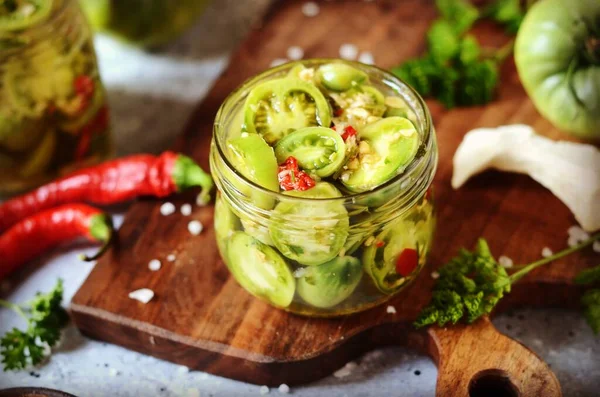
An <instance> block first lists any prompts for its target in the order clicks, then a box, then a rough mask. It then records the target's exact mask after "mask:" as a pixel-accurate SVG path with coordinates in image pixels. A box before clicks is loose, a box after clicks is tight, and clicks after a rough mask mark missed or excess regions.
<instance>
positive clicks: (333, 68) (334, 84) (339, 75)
mask: <svg viewBox="0 0 600 397" xmlns="http://www.w3.org/2000/svg"><path fill="white" fill-rule="evenodd" d="M316 77H317V79H318V81H319V82H320V83H321V84H322V85H323V86H324V87H325V88H327V89H329V90H332V91H347V90H349V89H351V88H353V87H355V86H357V85H361V84H363V83H365V82H366V81H367V80H368V79H369V77H368V76H367V74H366V73H365V72H363V71H362V70H358V69H356V68H355V67H352V66H350V65H347V64H345V63H328V64H326V65H323V66H321V67H319V69H318V70H317V73H316Z"/></svg>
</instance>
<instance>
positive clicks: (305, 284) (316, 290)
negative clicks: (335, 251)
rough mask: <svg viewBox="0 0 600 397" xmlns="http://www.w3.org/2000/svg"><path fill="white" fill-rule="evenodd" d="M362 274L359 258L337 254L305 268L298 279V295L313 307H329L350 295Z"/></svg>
mask: <svg viewBox="0 0 600 397" xmlns="http://www.w3.org/2000/svg"><path fill="white" fill-rule="evenodd" d="M362 274H363V269H362V265H361V263H360V260H358V259H356V258H354V257H352V256H343V257H339V256H338V257H336V258H334V259H332V260H331V261H329V262H327V263H324V264H322V265H318V266H312V267H310V268H308V269H306V274H305V275H304V276H303V277H301V278H299V279H298V286H297V291H298V295H300V297H301V298H302V299H304V300H305V301H306V302H307V303H308V304H310V305H312V306H314V307H319V308H323V309H327V308H331V307H333V306H336V305H338V304H340V303H341V302H343V301H344V300H346V299H347V298H348V297H349V296H350V295H352V293H353V292H354V291H355V290H356V287H358V284H359V283H360V280H361V278H362Z"/></svg>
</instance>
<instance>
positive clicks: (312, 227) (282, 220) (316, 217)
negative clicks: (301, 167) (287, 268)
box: [269, 182, 350, 266]
mask: <svg viewBox="0 0 600 397" xmlns="http://www.w3.org/2000/svg"><path fill="white" fill-rule="evenodd" d="M286 194H288V195H290V196H294V197H299V198H334V197H341V193H340V192H339V190H337V189H336V188H335V187H334V186H333V185H331V184H329V183H327V182H319V183H317V184H316V186H315V187H313V188H312V189H309V190H305V191H289V192H286ZM349 225H350V220H349V218H348V212H347V211H346V208H345V207H344V204H343V203H342V202H339V201H334V202H319V201H308V200H307V201H299V202H289V201H284V202H281V203H279V204H278V205H277V206H276V207H275V209H274V210H273V217H272V218H271V224H270V226H269V231H270V234H271V239H272V240H273V243H274V244H275V247H277V249H278V250H279V251H280V252H281V253H282V254H283V255H284V256H285V257H287V258H289V259H292V260H295V261H296V262H298V263H301V264H303V265H307V266H312V265H319V264H321V263H325V262H327V261H329V260H331V259H333V258H335V257H336V256H337V255H338V253H339V252H340V250H341V249H342V248H343V247H344V243H345V242H346V238H347V236H348V229H349Z"/></svg>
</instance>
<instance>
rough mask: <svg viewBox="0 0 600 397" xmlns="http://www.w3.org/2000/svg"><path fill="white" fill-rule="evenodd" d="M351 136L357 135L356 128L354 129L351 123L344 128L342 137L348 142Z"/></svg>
mask: <svg viewBox="0 0 600 397" xmlns="http://www.w3.org/2000/svg"><path fill="white" fill-rule="evenodd" d="M351 136H356V130H355V129H354V127H352V126H351V125H349V126H348V127H346V128H344V133H343V134H342V139H343V140H344V142H346V141H347V140H348V138H350V137H351Z"/></svg>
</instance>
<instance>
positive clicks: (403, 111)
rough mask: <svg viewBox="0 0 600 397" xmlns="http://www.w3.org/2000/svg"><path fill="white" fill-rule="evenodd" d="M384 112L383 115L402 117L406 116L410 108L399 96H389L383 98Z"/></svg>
mask: <svg viewBox="0 0 600 397" xmlns="http://www.w3.org/2000/svg"><path fill="white" fill-rule="evenodd" d="M385 106H386V110H385V114H384V115H383V116H384V117H404V118H408V114H409V112H410V108H409V107H408V104H407V103H406V102H405V101H404V100H403V99H402V98H400V97H397V96H389V97H386V98H385Z"/></svg>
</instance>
